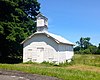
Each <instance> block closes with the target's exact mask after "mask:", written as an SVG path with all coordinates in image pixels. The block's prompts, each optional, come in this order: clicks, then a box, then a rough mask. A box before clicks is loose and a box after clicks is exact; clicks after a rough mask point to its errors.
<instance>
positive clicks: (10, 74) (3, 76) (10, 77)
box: [0, 70, 60, 80]
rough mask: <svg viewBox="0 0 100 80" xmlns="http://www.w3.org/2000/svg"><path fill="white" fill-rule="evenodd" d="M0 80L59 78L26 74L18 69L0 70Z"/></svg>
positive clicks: (49, 79) (45, 79)
mask: <svg viewBox="0 0 100 80" xmlns="http://www.w3.org/2000/svg"><path fill="white" fill-rule="evenodd" d="M0 80H60V79H58V78H55V77H48V76H42V75H37V74H28V73H23V72H19V71H8V70H0Z"/></svg>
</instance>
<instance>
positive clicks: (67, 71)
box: [0, 55, 100, 80]
mask: <svg viewBox="0 0 100 80" xmlns="http://www.w3.org/2000/svg"><path fill="white" fill-rule="evenodd" d="M85 56H86V57H85ZM92 58H93V60H94V59H95V60H94V61H92V60H91V59H92ZM99 58H100V56H95V55H75V57H74V60H73V62H72V63H71V64H60V65H59V66H55V65H52V64H49V63H42V64H36V63H30V64H29V63H24V64H0V68H1V69H6V70H18V71H23V72H27V73H32V74H40V75H47V76H53V77H57V78H60V79H63V80H100V67H98V66H99V64H100V60H99ZM84 60H85V61H84ZM94 62H95V63H94ZM94 64H95V65H94ZM61 65H63V66H61Z"/></svg>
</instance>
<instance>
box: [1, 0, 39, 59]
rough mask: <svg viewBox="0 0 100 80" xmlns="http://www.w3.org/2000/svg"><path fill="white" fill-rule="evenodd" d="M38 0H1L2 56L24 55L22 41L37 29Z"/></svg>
mask: <svg viewBox="0 0 100 80" xmlns="http://www.w3.org/2000/svg"><path fill="white" fill-rule="evenodd" d="M39 9H40V4H39V3H38V2H37V0H0V56H2V57H1V58H3V59H4V58H6V57H8V56H10V57H11V56H18V55H22V53H21V51H22V46H21V45H20V42H21V41H22V40H24V39H25V38H26V37H27V36H29V35H30V34H32V33H33V32H35V31H36V25H35V24H36V23H35V16H36V15H37V14H38V13H39Z"/></svg>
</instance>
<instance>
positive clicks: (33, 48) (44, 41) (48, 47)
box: [23, 34, 58, 62]
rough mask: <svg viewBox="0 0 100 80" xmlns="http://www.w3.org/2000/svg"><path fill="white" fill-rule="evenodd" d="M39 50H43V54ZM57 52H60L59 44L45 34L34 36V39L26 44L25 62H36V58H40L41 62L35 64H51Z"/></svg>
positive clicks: (24, 50) (24, 49) (24, 51)
mask: <svg viewBox="0 0 100 80" xmlns="http://www.w3.org/2000/svg"><path fill="white" fill-rule="evenodd" d="M39 48H43V52H42V51H39ZM56 50H58V44H57V43H56V42H55V41H54V40H53V39H51V38H48V37H47V36H46V35H43V34H41V35H34V37H33V38H31V39H29V40H27V41H26V42H25V43H24V48H23V62H27V61H29V60H30V59H31V60H32V61H35V58H36V59H37V58H40V60H38V59H37V60H36V61H35V62H43V61H49V62H50V61H52V60H53V59H54V55H55V53H56ZM39 56H40V57H39Z"/></svg>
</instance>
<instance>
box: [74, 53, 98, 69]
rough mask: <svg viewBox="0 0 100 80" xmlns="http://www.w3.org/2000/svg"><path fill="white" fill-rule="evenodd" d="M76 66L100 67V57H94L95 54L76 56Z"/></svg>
mask: <svg viewBox="0 0 100 80" xmlns="http://www.w3.org/2000/svg"><path fill="white" fill-rule="evenodd" d="M73 60H74V61H73V63H74V64H83V65H90V66H97V67H100V55H93V54H88V55H86V54H84V55H80V54H75V56H74V58H73Z"/></svg>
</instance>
